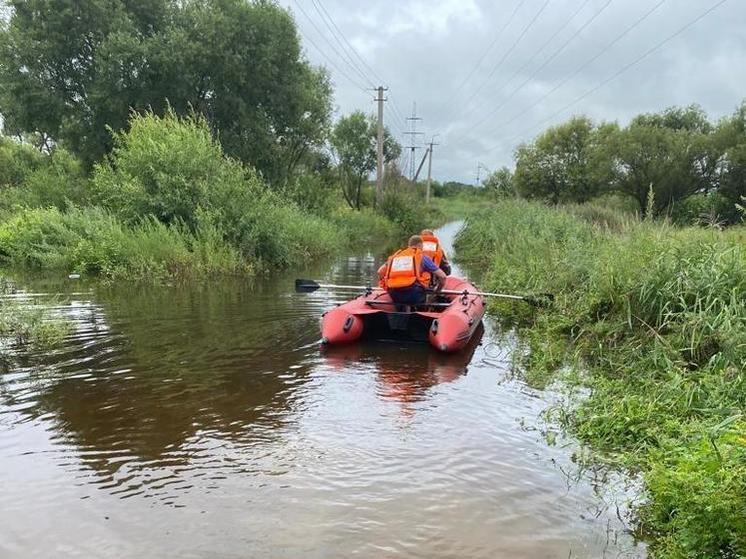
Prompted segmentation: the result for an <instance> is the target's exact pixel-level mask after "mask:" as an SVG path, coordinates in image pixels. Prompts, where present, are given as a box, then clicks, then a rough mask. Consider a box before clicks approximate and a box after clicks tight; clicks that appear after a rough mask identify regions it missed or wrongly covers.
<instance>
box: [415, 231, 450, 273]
mask: <svg viewBox="0 0 746 559" xmlns="http://www.w3.org/2000/svg"><path fill="white" fill-rule="evenodd" d="M420 237H422V252H423V253H424V254H426V255H427V256H429V257H430V258H431V259H432V261H433V262H435V265H436V266H438V267H439V268H440V269H441V270H443V271H444V272H445V274H446V275H450V273H451V264H450V263H449V262H448V258H447V257H446V254H445V251H444V250H443V247H442V246H441V244H440V240H439V239H438V237H436V236H435V233H433V231H432V229H423V230H422V233H420Z"/></svg>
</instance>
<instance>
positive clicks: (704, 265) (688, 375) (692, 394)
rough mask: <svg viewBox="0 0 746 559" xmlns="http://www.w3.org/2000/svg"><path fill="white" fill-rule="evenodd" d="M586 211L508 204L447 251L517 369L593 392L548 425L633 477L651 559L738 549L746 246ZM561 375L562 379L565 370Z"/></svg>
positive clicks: (745, 545)
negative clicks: (507, 334) (485, 302)
mask: <svg viewBox="0 0 746 559" xmlns="http://www.w3.org/2000/svg"><path fill="white" fill-rule="evenodd" d="M598 214H599V212H598V211H597V210H593V209H589V210H579V209H578V208H569V209H551V208H547V207H544V206H541V205H538V204H532V203H527V202H524V201H506V202H502V203H500V204H499V205H497V206H496V207H495V208H494V209H492V210H487V211H484V212H482V213H480V214H478V215H476V216H474V217H472V218H471V219H470V220H469V222H468V224H467V227H466V229H465V230H464V232H463V233H462V234H461V235H460V237H459V239H458V241H457V250H458V254H459V256H460V257H461V259H462V260H464V261H466V262H467V263H471V264H472V265H473V266H474V267H477V266H479V267H481V268H484V269H487V272H486V273H485V277H484V281H485V282H486V285H485V287H487V288H489V289H490V290H504V291H514V292H524V293H538V292H553V293H555V294H556V301H555V305H554V306H553V307H552V308H549V309H543V310H538V311H537V310H535V309H532V308H526V307H525V306H519V305H515V304H506V303H504V302H493V303H492V307H491V310H492V312H495V313H498V314H499V315H500V316H501V317H502V318H503V319H504V320H506V321H509V322H512V323H514V324H518V325H519V327H520V328H521V329H522V331H523V333H524V336H525V339H526V340H527V343H528V344H529V346H530V349H531V351H530V356H529V358H528V359H527V361H526V371H527V375H528V377H529V378H530V379H531V380H534V381H537V382H548V381H551V380H552V379H553V378H556V377H557V376H558V375H559V371H566V370H567V369H566V368H565V367H562V366H563V365H566V364H572V365H574V370H575V371H576V372H577V374H575V375H573V377H572V378H573V379H574V380H575V381H577V380H578V379H580V380H581V381H582V382H584V383H585V384H586V385H587V386H588V387H590V389H591V391H590V396H589V397H588V398H587V399H585V400H583V401H582V402H580V403H579V404H578V405H577V407H575V408H572V409H565V410H561V413H559V414H558V416H557V417H560V418H561V419H562V420H563V421H565V422H566V425H567V426H568V427H569V428H570V429H571V430H572V431H573V432H574V433H575V434H576V435H577V436H578V437H579V438H580V439H581V440H582V441H584V442H585V443H587V444H589V445H590V446H591V447H592V448H595V449H597V450H598V451H599V452H600V453H601V454H602V455H603V456H604V458H605V459H609V460H613V461H616V462H618V463H621V464H624V465H626V466H629V467H633V468H639V469H640V470H641V471H642V474H643V476H644V479H645V481H646V487H647V491H648V493H649V504H648V505H647V506H646V507H644V508H643V509H642V510H641V517H640V518H641V527H642V528H643V529H644V530H645V531H647V532H648V533H649V534H651V535H652V537H653V538H654V543H653V547H652V549H653V551H654V554H655V555H656V556H659V557H739V556H743V555H744V554H746V514H744V513H745V512H746V462H744V458H745V456H746V431H745V430H744V429H745V428H746V244H745V243H744V239H745V236H744V235H745V234H744V230H743V228H740V229H732V230H728V231H725V232H718V231H716V230H712V229H709V230H708V229H701V228H684V229H680V228H674V227H672V226H670V225H666V224H658V223H651V222H640V221H637V220H636V219H635V218H633V217H631V216H629V215H619V216H616V217H612V216H605V214H603V212H601V215H604V216H605V217H604V219H602V220H599V219H597V217H595V216H597V215H598ZM565 378H566V380H568V379H569V377H565Z"/></svg>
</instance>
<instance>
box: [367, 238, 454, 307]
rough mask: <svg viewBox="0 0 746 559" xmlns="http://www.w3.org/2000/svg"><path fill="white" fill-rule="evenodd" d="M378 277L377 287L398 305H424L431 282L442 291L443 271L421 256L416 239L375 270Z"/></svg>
mask: <svg viewBox="0 0 746 559" xmlns="http://www.w3.org/2000/svg"><path fill="white" fill-rule="evenodd" d="M378 277H379V278H380V282H379V284H380V286H381V287H383V288H384V289H386V291H388V292H389V295H391V299H392V300H393V301H394V302H395V303H398V304H400V305H424V304H426V302H427V290H428V289H429V288H430V282H431V278H432V280H433V282H434V284H435V289H436V290H440V289H442V288H443V285H445V282H446V275H445V273H444V272H443V270H441V269H440V268H438V266H437V265H436V264H435V262H433V260H432V258H430V257H429V256H427V255H426V254H424V253H423V251H422V237H420V236H419V235H413V236H411V237H410V238H409V243H408V246H407V248H403V249H401V250H399V251H397V252H395V253H394V254H392V255H391V256H389V258H388V260H387V261H386V263H385V264H384V265H383V266H381V267H380V268H378Z"/></svg>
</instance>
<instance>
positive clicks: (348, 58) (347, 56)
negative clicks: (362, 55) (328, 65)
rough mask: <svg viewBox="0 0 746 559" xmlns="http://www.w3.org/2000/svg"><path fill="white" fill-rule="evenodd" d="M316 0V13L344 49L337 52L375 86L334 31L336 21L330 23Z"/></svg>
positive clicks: (314, 4) (313, 0) (312, 0)
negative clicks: (340, 52)
mask: <svg viewBox="0 0 746 559" xmlns="http://www.w3.org/2000/svg"><path fill="white" fill-rule="evenodd" d="M316 2H317V0H311V3H312V4H313V7H314V9H315V10H316V13H317V14H319V17H320V18H321V21H322V22H323V24H324V25H325V26H326V28H327V29H328V30H329V32H330V33H331V35H332V37H333V38H334V40H335V41H336V42H337V44H338V45H339V47H340V49H341V51H342V54H339V53H337V54H339V56H340V57H341V58H342V60H344V61H345V63H346V64H347V65H348V66H350V68H352V69H353V70H355V71H356V72H357V73H358V75H359V76H360V77H361V78H362V79H363V80H364V81H367V82H368V84H369V85H370V86H371V87H373V86H374V84H373V82H372V81H371V79H370V78H369V77H368V75H367V74H366V73H365V72H364V71H363V70H361V69H360V67H359V66H358V64H357V63H356V62H355V60H354V59H353V58H352V55H350V53H349V51H348V49H347V47H345V45H344V43H342V40H341V39H340V38H339V35H338V33H337V32H335V31H334V27H333V26H332V24H333V23H334V22H333V21H332V22H331V24H330V23H329V21H327V16H325V15H324V14H325V10H324V11H322V10H321V8H319V5H318V4H317V3H316ZM337 31H339V29H338V28H337ZM342 55H344V56H342Z"/></svg>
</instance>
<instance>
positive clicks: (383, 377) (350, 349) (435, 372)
mask: <svg viewBox="0 0 746 559" xmlns="http://www.w3.org/2000/svg"><path fill="white" fill-rule="evenodd" d="M483 335H484V326H482V325H480V326H479V327H478V328H477V330H476V331H475V332H474V335H473V336H472V338H471V340H470V341H469V344H468V345H467V346H466V347H465V348H464V349H463V351H460V352H458V353H440V352H436V351H434V350H433V349H432V348H431V347H429V345H427V344H414V343H412V344H395V343H384V342H378V343H376V342H367V343H357V344H350V345H343V346H329V347H324V348H323V351H322V356H323V362H324V363H325V364H326V365H327V366H328V367H329V368H330V369H331V370H334V371H338V372H345V371H349V370H350V368H354V367H358V366H366V367H368V368H369V369H370V370H371V371H374V372H375V374H376V379H377V382H376V393H377V394H378V396H379V397H380V398H382V399H384V400H393V401H396V402H399V403H400V404H401V411H402V414H403V415H411V414H413V413H414V408H413V407H412V404H414V403H417V402H421V401H422V400H424V399H426V398H427V397H428V392H429V391H430V390H431V389H432V388H434V387H436V386H437V385H439V384H442V383H447V382H453V381H455V380H457V379H458V378H459V377H461V376H462V375H465V374H466V373H467V371H468V368H469V363H471V360H472V358H473V356H474V351H475V350H476V348H477V347H478V346H479V344H480V343H481V341H482V336H483Z"/></svg>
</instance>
